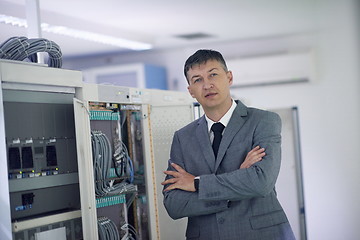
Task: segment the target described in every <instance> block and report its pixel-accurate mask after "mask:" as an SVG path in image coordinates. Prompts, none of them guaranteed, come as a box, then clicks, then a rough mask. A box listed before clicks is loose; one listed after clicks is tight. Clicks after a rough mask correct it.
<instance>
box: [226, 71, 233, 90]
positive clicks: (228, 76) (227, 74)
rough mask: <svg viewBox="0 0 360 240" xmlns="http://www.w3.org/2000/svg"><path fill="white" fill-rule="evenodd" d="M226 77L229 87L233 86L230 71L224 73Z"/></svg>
mask: <svg viewBox="0 0 360 240" xmlns="http://www.w3.org/2000/svg"><path fill="white" fill-rule="evenodd" d="M226 76H227V78H228V80H229V86H231V85H232V84H233V75H232V72H231V71H228V72H227V73H226Z"/></svg>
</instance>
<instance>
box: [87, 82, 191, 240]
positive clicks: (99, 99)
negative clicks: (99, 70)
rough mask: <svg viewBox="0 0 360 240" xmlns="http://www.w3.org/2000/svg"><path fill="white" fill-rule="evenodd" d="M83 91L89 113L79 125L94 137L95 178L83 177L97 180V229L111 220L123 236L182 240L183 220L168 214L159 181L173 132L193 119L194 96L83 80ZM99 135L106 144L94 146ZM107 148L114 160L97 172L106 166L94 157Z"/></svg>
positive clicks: (94, 203)
mask: <svg viewBox="0 0 360 240" xmlns="http://www.w3.org/2000/svg"><path fill="white" fill-rule="evenodd" d="M82 92H83V96H82V97H81V98H82V99H85V102H86V104H87V105H88V109H87V110H86V109H84V108H83V109H82V110H83V111H86V112H87V114H86V115H85V116H89V124H83V125H82V126H84V127H89V128H90V129H83V134H84V135H86V134H87V135H88V136H87V137H85V138H83V139H89V138H91V139H92V158H93V159H94V162H96V165H94V168H95V172H96V173H95V174H94V178H91V176H89V177H90V178H89V179H87V180H84V179H83V180H84V181H86V182H95V187H96V192H95V194H94V195H93V196H92V197H91V199H93V203H92V204H93V205H96V207H97V211H96V213H95V212H93V214H94V216H93V217H92V218H96V219H98V220H99V224H98V228H99V229H98V231H99V232H105V228H106V227H104V226H102V223H103V222H104V221H110V222H112V224H114V225H116V226H117V228H118V230H119V233H120V234H119V235H120V237H121V239H183V238H184V236H185V224H186V222H184V220H180V221H176V222H175V221H173V220H171V219H170V217H169V216H168V215H167V213H166V211H165V208H164V207H163V204H162V200H163V196H162V185H161V184H160V183H161V182H162V181H163V180H164V177H165V176H164V174H163V171H164V170H165V169H166V168H167V162H168V158H169V152H170V145H171V142H172V137H173V134H174V132H175V131H176V130H177V129H179V128H181V127H183V126H184V125H186V124H187V123H189V122H191V121H192V120H193V119H194V108H193V99H192V98H191V97H190V96H189V95H188V94H187V93H183V92H172V91H164V90H151V89H137V88H128V87H119V86H110V85H95V84H85V85H84V88H83V91H82ZM84 105H85V103H84ZM90 135H91V136H90ZM101 138H107V139H108V140H107V141H108V143H109V148H105V147H100V148H96V147H94V146H95V145H98V146H100V145H101V144H102V142H106V141H102V140H101ZM110 148H112V150H111V154H112V157H113V159H112V160H113V161H112V163H111V164H109V165H110V166H108V168H109V171H108V174H101V170H104V168H105V167H104V166H105V165H104V164H101V163H99V162H100V161H99V159H96V158H97V157H99V156H102V155H107V154H99V153H103V152H104V149H110ZM99 149H100V150H99ZM105 152H106V151H105ZM103 173H104V171H103ZM104 182H105V183H104ZM111 188H112V189H111ZM107 189H109V191H108V190H107ZM112 190H113V191H112ZM103 193H105V194H103ZM93 227H94V228H96V226H95V225H94V226H93ZM91 237H92V238H91V239H96V237H95V236H91Z"/></svg>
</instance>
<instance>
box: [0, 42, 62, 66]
mask: <svg viewBox="0 0 360 240" xmlns="http://www.w3.org/2000/svg"><path fill="white" fill-rule="evenodd" d="M38 52H47V53H48V54H49V61H48V66H49V67H55V68H61V66H62V53H61V50H60V47H59V46H58V45H57V44H56V43H55V42H53V41H50V40H47V39H44V38H32V39H28V38H26V37H11V38H9V39H8V40H6V41H5V42H3V43H2V44H1V45H0V58H2V59H9V60H18V61H23V60H25V59H29V60H30V61H31V62H36V60H37V55H36V53H38Z"/></svg>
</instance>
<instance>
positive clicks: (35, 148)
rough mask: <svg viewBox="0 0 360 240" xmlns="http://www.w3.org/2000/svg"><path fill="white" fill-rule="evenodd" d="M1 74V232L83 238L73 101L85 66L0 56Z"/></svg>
mask: <svg viewBox="0 0 360 240" xmlns="http://www.w3.org/2000/svg"><path fill="white" fill-rule="evenodd" d="M0 80H1V92H0V101H1V104H0V105H1V106H0V148H1V150H0V154H1V158H0V159H1V161H0V166H1V167H0V178H1V180H0V183H1V205H0V208H1V217H0V220H1V222H0V223H1V230H0V238H1V239H24V240H25V239H46V238H47V236H48V235H47V234H53V235H51V236H66V238H67V239H81V238H83V234H82V228H83V227H84V226H82V225H83V224H82V220H81V216H82V214H81V206H82V205H83V204H82V203H81V198H80V187H79V171H78V163H79V164H80V163H81V162H84V159H82V155H81V154H79V153H80V152H79V150H81V149H83V148H84V146H80V145H79V144H78V141H77V139H78V138H79V137H81V136H78V135H76V132H75V119H74V106H73V99H74V98H75V97H76V93H77V91H78V89H79V88H81V86H82V75H81V72H78V71H69V70H63V69H55V68H49V67H47V66H45V65H39V64H33V63H24V62H17V61H5V60H2V61H0ZM83 195H84V193H83Z"/></svg>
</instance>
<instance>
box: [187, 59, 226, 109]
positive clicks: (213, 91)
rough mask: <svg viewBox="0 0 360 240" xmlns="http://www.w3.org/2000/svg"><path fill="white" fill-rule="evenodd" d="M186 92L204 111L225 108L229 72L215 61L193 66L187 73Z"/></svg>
mask: <svg viewBox="0 0 360 240" xmlns="http://www.w3.org/2000/svg"><path fill="white" fill-rule="evenodd" d="M187 78H188V81H189V86H188V90H189V93H190V94H191V96H192V97H194V98H196V100H197V101H198V102H199V103H200V104H201V105H202V107H203V108H204V110H205V111H206V110H217V109H219V110H220V109H222V108H226V107H227V106H228V105H229V104H230V103H231V101H230V99H231V96H230V86H231V84H232V79H233V76H232V73H231V71H228V72H226V71H225V70H224V68H223V66H222V65H221V64H220V63H219V62H218V61H216V60H209V61H207V62H206V63H204V64H200V65H195V66H193V67H192V68H190V69H189V71H188V72H187Z"/></svg>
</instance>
